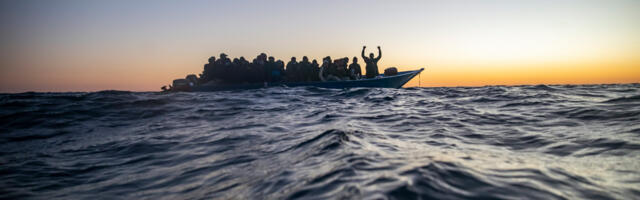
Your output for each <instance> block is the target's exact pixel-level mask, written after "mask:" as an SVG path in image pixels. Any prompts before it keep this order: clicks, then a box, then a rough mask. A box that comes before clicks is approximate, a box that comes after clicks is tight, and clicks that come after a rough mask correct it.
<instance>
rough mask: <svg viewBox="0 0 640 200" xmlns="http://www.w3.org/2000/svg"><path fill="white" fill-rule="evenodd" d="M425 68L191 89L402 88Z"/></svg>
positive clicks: (198, 90)
mask: <svg viewBox="0 0 640 200" xmlns="http://www.w3.org/2000/svg"><path fill="white" fill-rule="evenodd" d="M423 70H424V68H422V69H419V70H414V71H404V72H398V74H397V75H393V76H381V77H379V78H372V79H360V80H347V81H326V82H283V83H268V84H266V83H254V84H205V85H200V86H194V87H192V88H191V91H196V92H208V91H221V90H244V89H258V88H264V87H273V86H287V87H299V86H311V87H321V88H353V87H370V88H400V87H402V86H403V85H404V84H406V83H407V82H409V80H411V79H412V78H413V77H415V76H417V75H418V74H420V72H422V71H423Z"/></svg>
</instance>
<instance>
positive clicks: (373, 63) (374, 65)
mask: <svg viewBox="0 0 640 200" xmlns="http://www.w3.org/2000/svg"><path fill="white" fill-rule="evenodd" d="M366 48H367V46H363V47H362V54H361V56H362V59H363V60H364V62H365V63H366V64H367V65H366V70H367V74H366V75H367V78H374V77H376V76H378V75H379V74H380V72H378V61H379V60H380V57H382V50H380V46H378V57H377V58H374V57H373V53H370V54H369V58H367V57H365V56H364V50H365V49H366Z"/></svg>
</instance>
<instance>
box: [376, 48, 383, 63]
mask: <svg viewBox="0 0 640 200" xmlns="http://www.w3.org/2000/svg"><path fill="white" fill-rule="evenodd" d="M380 57H382V50H380V46H378V57H377V58H376V61H378V60H380Z"/></svg>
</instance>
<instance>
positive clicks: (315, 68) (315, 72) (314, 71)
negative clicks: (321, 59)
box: [311, 59, 320, 81]
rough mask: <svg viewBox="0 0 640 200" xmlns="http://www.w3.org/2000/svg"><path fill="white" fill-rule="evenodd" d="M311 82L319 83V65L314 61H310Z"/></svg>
mask: <svg viewBox="0 0 640 200" xmlns="http://www.w3.org/2000/svg"><path fill="white" fill-rule="evenodd" d="M311 72H312V73H311V81H320V77H318V73H319V72H320V65H319V64H318V61H317V60H316V59H313V61H311Z"/></svg>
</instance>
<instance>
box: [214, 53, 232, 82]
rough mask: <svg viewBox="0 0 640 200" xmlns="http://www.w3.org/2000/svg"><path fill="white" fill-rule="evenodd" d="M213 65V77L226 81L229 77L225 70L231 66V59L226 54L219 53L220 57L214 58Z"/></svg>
mask: <svg viewBox="0 0 640 200" xmlns="http://www.w3.org/2000/svg"><path fill="white" fill-rule="evenodd" d="M213 66H214V69H213V79H214V80H222V81H227V80H228V77H229V76H228V75H227V71H228V68H229V67H230V66H231V60H229V58H227V54H224V53H221V54H220V59H218V60H216V62H215V63H214V65H213Z"/></svg>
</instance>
